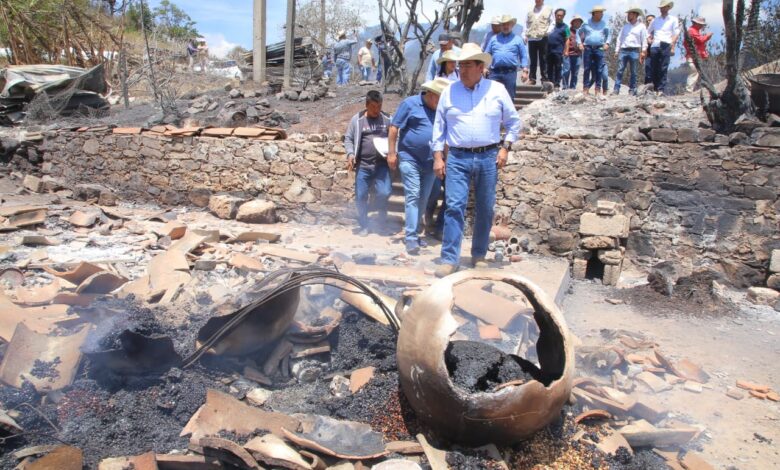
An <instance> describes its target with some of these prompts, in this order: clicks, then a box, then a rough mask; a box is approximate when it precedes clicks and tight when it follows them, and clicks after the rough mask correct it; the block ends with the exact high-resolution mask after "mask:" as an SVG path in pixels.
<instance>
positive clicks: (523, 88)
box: [515, 85, 544, 93]
mask: <svg viewBox="0 0 780 470" xmlns="http://www.w3.org/2000/svg"><path fill="white" fill-rule="evenodd" d="M515 90H517V92H518V93H520V92H526V91H531V92H537V91H538V92H543V91H544V89H543V88H542V86H541V85H517V87H516V88H515Z"/></svg>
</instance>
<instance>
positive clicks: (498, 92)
mask: <svg viewBox="0 0 780 470" xmlns="http://www.w3.org/2000/svg"><path fill="white" fill-rule="evenodd" d="M672 7H673V3H672V1H671V0H661V3H660V5H659V9H660V14H659V15H658V16H657V17H653V16H652V15H646V16H645V12H644V10H643V9H641V8H639V7H632V8H630V9H629V10H628V11H627V12H626V20H625V24H624V26H623V27H622V29H621V31H619V32H617V33H616V34H618V37H617V40H616V47H615V50H614V51H613V53H614V54H615V56H616V57H617V60H618V70H617V72H618V73H617V76H616V77H615V84H614V89H613V93H615V94H617V93H619V92H620V89H621V84H622V79H623V74H624V73H625V71H626V69H628V71H629V85H628V89H629V92H630V93H636V91H637V71H638V68H639V65H641V64H643V65H644V66H645V76H646V82H647V83H652V84H653V86H654V89H655V90H656V91H657V92H664V91H665V90H666V87H667V72H668V67H669V61H670V58H671V56H673V55H674V53H675V48H676V44H677V42H678V40H679V37H680V23H679V20H678V19H677V18H676V17H674V16H672V15H670V14H669V11H670V10H671V8H672ZM605 10H606V9H605V8H604V7H602V6H595V7H593V8H592V10H591V12H590V15H591V17H590V19H589V20H588V21H585V20H584V19H583V18H581V17H580V16H578V15H575V16H574V17H573V18H572V19H571V20H570V21H569V22H568V23H566V22H565V18H566V11H565V10H564V9H562V8H558V9H552V8H550V7H547V6H545V5H544V0H535V7H534V9H533V10H532V11H530V12H529V13H528V16H527V20H526V28H525V29H524V32H523V33H522V35H517V34H515V33H514V27H515V24H516V22H517V20H516V18H514V17H513V16H511V15H502V16H499V17H495V18H493V20H492V22H491V30H490V31H489V32H488V35H487V36H486V38H485V39H484V41H483V42H482V45H481V46H480V45H478V44H475V43H466V44H462V45H461V44H460V41H459V40H458V37H457V36H453V35H451V34H448V33H443V34H441V35H440V36H439V37H438V42H439V48H438V49H437V50H436V51H435V52H434V53H433V54H432V57H431V60H430V63H429V64H428V67H427V68H426V76H425V79H426V80H425V83H423V84H422V86H421V92H420V93H419V94H417V95H413V96H410V97H408V98H406V99H405V100H403V101H402V102H401V104H400V105H399V106H398V109H397V110H396V111H395V113H394V114H393V115H392V116H391V115H390V114H388V113H386V112H385V111H384V110H383V108H382V103H383V100H382V95H381V93H380V92H378V91H375V90H372V91H369V92H368V94H367V95H366V101H365V109H364V110H362V111H360V112H359V113H357V114H356V115H355V116H353V118H352V120H351V121H350V124H349V127H348V129H347V131H346V133H345V138H344V144H345V150H346V153H347V168H348V169H349V170H351V171H355V172H356V177H355V201H356V208H357V213H358V227H357V229H356V233H358V234H359V235H361V236H365V235H367V234H368V233H369V232H370V228H371V224H370V223H369V217H368V214H369V194H370V193H371V191H372V190H373V194H374V199H373V201H374V205H375V209H376V210H377V213H378V215H377V219H378V220H377V226H378V227H386V224H385V222H386V217H387V205H388V199H389V197H390V193H391V190H392V184H391V172H392V171H396V170H397V171H398V172H400V176H401V181H402V183H403V186H404V195H405V211H404V213H405V221H404V234H403V237H404V244H405V248H406V251H407V253H408V254H410V255H417V254H419V252H420V249H421V248H422V247H424V246H426V241H425V240H426V239H425V237H424V236H423V235H424V234H427V235H429V236H431V237H432V238H435V239H438V240H441V256H440V265H439V267H438V269H437V270H436V275H437V276H445V275H448V274H451V273H453V272H455V271H456V270H457V269H458V267H459V265H460V250H461V243H462V240H463V234H464V227H465V216H466V206H467V203H468V201H469V199H470V198H469V196H470V192H471V191H472V190H473V201H474V227H473V237H472V243H471V265H472V266H473V267H476V268H480V267H485V266H487V264H486V262H485V255H486V253H487V248H488V243H489V235H490V230H491V227H492V226H493V210H494V206H495V202H496V186H497V183H498V174H499V172H500V171H501V169H502V168H503V167H504V165H505V164H506V161H507V157H508V153H509V150H510V149H511V147H512V144H513V143H514V142H515V141H516V140H517V139H518V138H519V135H520V129H521V121H520V117H519V115H518V113H517V111H516V108H515V104H514V96H515V90H516V88H517V83H518V74H520V78H521V80H522V81H524V82H528V83H532V84H533V83H536V81H537V79H539V80H541V81H550V82H552V83H553V85H554V86H555V87H560V88H575V87H576V86H577V74H578V71H579V69H580V67H582V68H583V82H584V83H583V88H582V89H583V91H584V92H585V93H589V91H590V89H591V88H593V89H594V91H595V93H596V94H604V93H606V92H607V89H608V81H607V67H606V60H605V56H606V54H608V53H610V51H609V39H610V31H609V28H608V25H607V22H606V20H605V19H604V12H605ZM642 16H645V19H644V21H642V20H640V18H641V17H642ZM705 26H706V22H705V21H704V19H703V18H695V19H694V20H693V25H692V26H691V28H690V30H689V31H688V33H689V36H690V38H691V42H692V43H693V45H694V48H695V49H694V50H695V53H696V54H698V56H699V57H701V58H706V57H707V55H706V44H707V41H709V40H710V39H711V37H712V34H711V33H703V31H702V30H703V28H704V27H705ZM340 36H341V35H340ZM356 43H357V40H356V39H354V40H351V39H347V38H346V35H343V37H340V39H339V42H338V43H337V44H336V46H335V47H334V54H335V57H336V74H337V83H340V84H341V83H346V82H347V81H348V79H349V78H348V73H349V72H348V71H349V62H350V58H349V57H348V56H347V53H345V52H344V51H346V50H347V49H349V48H351V47H352V46H353V45H355V44H356ZM371 45H372V41H366V43H365V46H364V47H363V48H361V49H360V51H359V53H358V61H359V62H358V63H359V64H360V67H361V73H362V77H363V79H364V80H367V79H368V76H369V73H370V68H371V67H374V66H376V62H374V59H373V57H372V55H371V51H370V48H371ZM686 50H687V56H688V63H689V64H690V63H691V61H692V59H693V56H692V54H693V51H691V50H688V48H686ZM348 54H351V52H348ZM345 70H346V71H347V72H346V73H347V75H346V76H345V75H343V74H344V73H345V72H344V71H345ZM697 78H698V77H696V76H694V74H691V77H689V80H688V86H689V87H690V88H693V86H694V85H695V82H696V80H697ZM472 188H473V189H472ZM441 194H443V200H442V203H441V205H440V206H439V205H438V203H437V201H438V199H439V197H440V195H441ZM437 210H438V214H437ZM381 231H383V230H382V229H380V232H381Z"/></svg>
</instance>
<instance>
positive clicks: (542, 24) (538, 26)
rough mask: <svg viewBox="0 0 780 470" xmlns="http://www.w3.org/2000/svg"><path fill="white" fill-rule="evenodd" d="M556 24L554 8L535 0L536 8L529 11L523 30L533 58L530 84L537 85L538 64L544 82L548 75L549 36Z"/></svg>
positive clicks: (542, 1) (524, 38) (529, 53)
mask: <svg viewBox="0 0 780 470" xmlns="http://www.w3.org/2000/svg"><path fill="white" fill-rule="evenodd" d="M553 25H555V21H554V20H553V9H552V8H550V7H548V6H547V5H545V4H544V0H534V9H533V10H531V11H529V12H528V16H527V18H526V20H525V30H523V40H524V41H525V42H526V44H528V55H529V56H530V58H531V71H530V79H531V81H530V84H531V85H536V65H537V64H539V75H540V77H541V80H542V81H543V82H546V81H547V79H548V77H547V38H548V35H549V34H550V31H551V30H552V28H553Z"/></svg>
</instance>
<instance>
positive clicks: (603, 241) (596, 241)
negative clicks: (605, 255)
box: [580, 237, 618, 250]
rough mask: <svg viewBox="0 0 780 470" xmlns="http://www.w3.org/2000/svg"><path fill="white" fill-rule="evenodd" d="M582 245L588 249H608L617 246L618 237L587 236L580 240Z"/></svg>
mask: <svg viewBox="0 0 780 470" xmlns="http://www.w3.org/2000/svg"><path fill="white" fill-rule="evenodd" d="M580 246H581V247H582V248H585V249H588V250H607V249H611V248H617V246H618V243H617V239H616V238H613V237H585V238H583V239H582V240H580Z"/></svg>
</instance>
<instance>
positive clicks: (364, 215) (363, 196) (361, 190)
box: [355, 164, 393, 229]
mask: <svg viewBox="0 0 780 470" xmlns="http://www.w3.org/2000/svg"><path fill="white" fill-rule="evenodd" d="M372 183H373V186H374V197H375V200H376V205H377V210H378V211H379V219H380V221H382V222H384V219H385V218H386V217H387V200H388V199H389V198H390V193H391V192H392V190H393V187H392V182H391V181H390V169H389V168H388V167H387V165H384V164H382V165H375V166H374V168H366V167H364V166H362V165H361V166H359V167H358V170H357V173H356V174H355V206H357V212H358V224H359V225H360V228H364V229H367V228H368V193H369V191H370V189H371V184H372Z"/></svg>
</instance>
